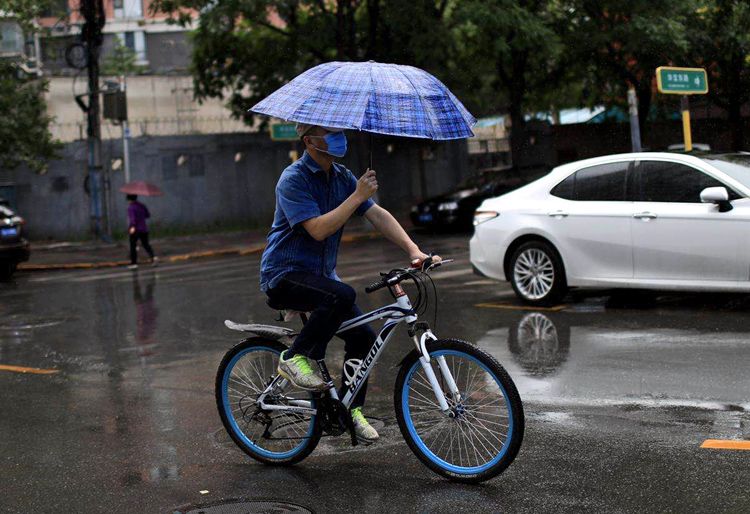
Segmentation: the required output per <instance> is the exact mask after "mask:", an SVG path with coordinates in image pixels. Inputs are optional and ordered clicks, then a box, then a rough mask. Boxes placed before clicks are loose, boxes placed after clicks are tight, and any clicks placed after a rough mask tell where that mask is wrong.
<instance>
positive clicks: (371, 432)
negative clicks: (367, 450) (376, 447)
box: [352, 407, 380, 442]
mask: <svg viewBox="0 0 750 514" xmlns="http://www.w3.org/2000/svg"><path fill="white" fill-rule="evenodd" d="M352 421H354V433H355V434H357V437H358V438H360V439H363V440H365V441H367V442H374V441H377V440H378V438H379V437H380V436H379V435H378V432H377V430H375V429H374V428H372V425H370V423H369V422H368V421H367V418H365V415H364V414H362V407H355V408H354V409H352Z"/></svg>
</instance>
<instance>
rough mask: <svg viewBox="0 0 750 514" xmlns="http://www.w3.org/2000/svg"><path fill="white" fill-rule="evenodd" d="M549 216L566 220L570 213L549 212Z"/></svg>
mask: <svg viewBox="0 0 750 514" xmlns="http://www.w3.org/2000/svg"><path fill="white" fill-rule="evenodd" d="M547 216H549V217H551V218H566V217H567V216H568V213H567V212H565V211H552V212H548V213H547Z"/></svg>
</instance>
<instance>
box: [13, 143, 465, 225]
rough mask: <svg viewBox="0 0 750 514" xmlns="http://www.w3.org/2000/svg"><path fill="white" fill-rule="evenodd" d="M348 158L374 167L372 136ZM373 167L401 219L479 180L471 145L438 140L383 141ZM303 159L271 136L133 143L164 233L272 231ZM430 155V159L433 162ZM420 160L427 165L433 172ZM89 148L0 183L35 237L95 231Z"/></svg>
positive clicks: (358, 169) (116, 214) (120, 221)
mask: <svg viewBox="0 0 750 514" xmlns="http://www.w3.org/2000/svg"><path fill="white" fill-rule="evenodd" d="M349 139H350V152H349V153H348V155H347V157H346V158H345V159H344V164H346V165H347V166H348V167H349V168H350V169H352V171H354V173H355V175H357V176H359V175H360V174H361V173H362V171H363V170H364V169H365V168H366V167H367V166H368V161H369V153H368V148H369V146H368V145H369V138H368V137H367V136H362V135H359V134H356V133H353V134H350V136H349ZM373 145H374V148H375V157H374V163H373V167H374V168H375V169H376V170H378V172H379V179H380V192H379V199H378V200H379V202H380V204H381V205H383V206H384V207H386V208H388V209H390V210H392V211H393V212H394V213H396V214H397V215H403V214H405V213H406V212H407V211H408V209H409V208H410V206H411V205H412V203H413V202H414V201H415V200H416V199H418V198H420V197H421V195H422V189H423V184H422V181H421V178H422V176H424V178H425V183H424V190H425V191H426V193H427V195H429V196H432V195H435V194H438V193H442V192H444V191H446V190H448V189H450V188H451V187H453V186H454V185H455V184H456V183H457V182H458V181H460V180H462V179H463V178H465V177H466V175H467V174H468V173H469V169H468V166H467V154H466V143H465V142H464V141H457V142H447V143H432V142H425V141H419V140H406V139H396V138H385V137H375V138H373ZM291 150H296V151H299V153H300V154H301V148H300V146H299V144H298V143H290V142H274V141H271V140H270V138H269V137H268V134H267V133H256V134H217V135H194V136H158V137H141V138H135V139H133V140H132V142H131V152H130V155H131V180H145V181H148V182H152V183H155V184H157V185H159V186H160V187H161V188H162V189H163V190H164V192H165V196H163V197H160V198H149V199H145V203H146V204H147V205H148V207H149V209H150V210H151V213H152V218H153V222H154V227H155V229H156V232H158V229H159V228H160V227H200V228H206V227H211V226H222V225H224V226H226V225H235V226H237V225H240V226H246V227H248V228H251V227H265V226H268V225H269V224H270V220H271V219H272V216H273V210H274V206H275V197H274V187H275V185H276V181H277V179H278V176H279V175H280V174H281V171H282V170H283V169H284V168H285V167H286V166H287V165H288V164H289V163H290V162H291V161H290V157H289V154H290V151H291ZM102 153H103V162H104V164H105V167H108V166H109V165H110V163H111V162H112V160H113V159H116V158H119V157H121V156H122V147H121V144H120V141H118V140H108V141H105V142H104V143H103V145H102ZM423 158H424V159H423ZM420 159H421V162H422V164H423V165H424V167H423V171H422V169H421V166H420ZM86 162H87V151H86V144H85V142H74V143H69V144H67V145H66V146H65V149H64V151H63V154H62V158H61V159H59V160H56V161H54V162H52V163H51V165H50V168H49V171H48V172H47V173H46V174H45V175H35V174H33V173H31V172H29V171H28V170H25V169H18V170H14V171H13V172H8V171H5V172H2V171H0V186H3V187H4V188H5V190H6V191H8V190H9V189H11V190H12V192H13V195H14V196H15V202H16V204H17V207H18V210H19V212H20V214H21V215H23V216H24V217H25V218H26V219H27V221H28V225H27V227H28V232H29V234H30V236H31V237H32V238H33V239H70V238H85V237H86V236H87V235H88V233H89V230H90V222H89V197H88V196H87V193H86V192H85V178H86V174H87V172H86ZM109 177H110V180H111V190H112V191H114V192H115V193H114V194H113V195H112V197H111V199H112V210H111V212H112V213H113V216H112V225H113V228H114V229H115V230H121V231H122V230H124V229H125V227H126V214H125V213H126V202H125V198H124V195H122V194H121V193H117V190H118V189H119V187H120V186H121V185H122V184H123V172H122V170H119V171H110V172H109Z"/></svg>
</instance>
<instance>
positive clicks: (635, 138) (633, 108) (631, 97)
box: [628, 87, 641, 152]
mask: <svg viewBox="0 0 750 514" xmlns="http://www.w3.org/2000/svg"><path fill="white" fill-rule="evenodd" d="M628 112H629V113H630V142H631V145H632V151H633V152H640V151H641V127H640V121H639V120H638V96H636V94H635V89H633V88H632V87H631V88H629V89H628Z"/></svg>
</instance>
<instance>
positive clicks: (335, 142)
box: [310, 132, 346, 157]
mask: <svg viewBox="0 0 750 514" xmlns="http://www.w3.org/2000/svg"><path fill="white" fill-rule="evenodd" d="M310 137H318V138H319V137H323V139H325V140H326V144H327V145H328V150H321V149H320V148H318V147H317V146H314V147H313V148H315V149H316V150H318V151H320V152H323V153H327V154H328V155H332V156H333V157H343V156H344V155H346V135H345V134H344V133H343V132H331V133H329V134H326V135H325V136H310Z"/></svg>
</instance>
